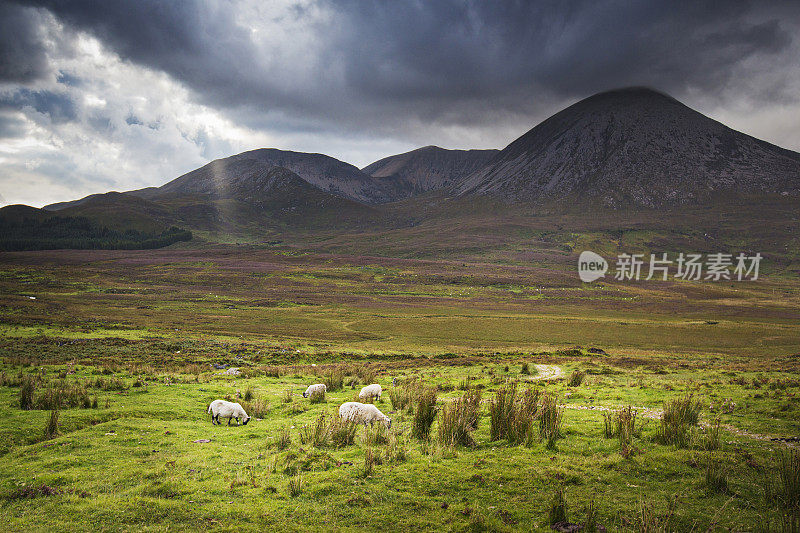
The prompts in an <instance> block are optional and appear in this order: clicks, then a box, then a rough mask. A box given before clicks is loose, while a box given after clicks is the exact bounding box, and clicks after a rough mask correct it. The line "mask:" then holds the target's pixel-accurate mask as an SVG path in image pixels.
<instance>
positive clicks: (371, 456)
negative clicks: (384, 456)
mask: <svg viewBox="0 0 800 533" xmlns="http://www.w3.org/2000/svg"><path fill="white" fill-rule="evenodd" d="M374 469H375V452H373V451H372V448H367V449H366V451H365V452H364V469H363V470H362V471H361V477H365V478H366V477H369V476H371V475H372V472H373V470H374Z"/></svg>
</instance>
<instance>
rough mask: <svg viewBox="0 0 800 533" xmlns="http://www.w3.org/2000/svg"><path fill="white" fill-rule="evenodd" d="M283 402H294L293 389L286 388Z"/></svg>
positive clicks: (282, 397)
mask: <svg viewBox="0 0 800 533" xmlns="http://www.w3.org/2000/svg"><path fill="white" fill-rule="evenodd" d="M281 399H282V400H283V403H292V389H285V390H284V391H283V395H282V396H281Z"/></svg>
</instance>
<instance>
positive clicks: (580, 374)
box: [567, 369, 586, 387]
mask: <svg viewBox="0 0 800 533" xmlns="http://www.w3.org/2000/svg"><path fill="white" fill-rule="evenodd" d="M585 377H586V372H584V371H582V370H577V369H576V370H575V371H573V372H572V375H570V377H569V381H568V382H567V384H568V385H569V386H570V387H578V386H580V384H581V383H583V379H584V378H585Z"/></svg>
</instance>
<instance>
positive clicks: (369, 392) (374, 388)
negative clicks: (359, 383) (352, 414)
mask: <svg viewBox="0 0 800 533" xmlns="http://www.w3.org/2000/svg"><path fill="white" fill-rule="evenodd" d="M381 392H383V391H382V390H381V386H380V385H378V384H377V383H373V384H372V385H367V386H366V387H364V388H363V389H361V392H359V393H358V397H359V398H360V399H361V400H371V399H373V398H374V399H376V400H380V399H381Z"/></svg>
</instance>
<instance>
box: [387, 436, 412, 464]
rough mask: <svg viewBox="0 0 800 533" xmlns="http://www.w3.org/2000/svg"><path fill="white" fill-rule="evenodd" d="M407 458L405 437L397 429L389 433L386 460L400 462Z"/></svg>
mask: <svg viewBox="0 0 800 533" xmlns="http://www.w3.org/2000/svg"><path fill="white" fill-rule="evenodd" d="M406 459H408V445H407V442H406V438H405V437H404V436H403V434H402V433H400V432H399V431H392V432H391V433H389V446H388V447H387V448H386V461H387V462H389V463H402V462H403V461H405V460H406Z"/></svg>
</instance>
